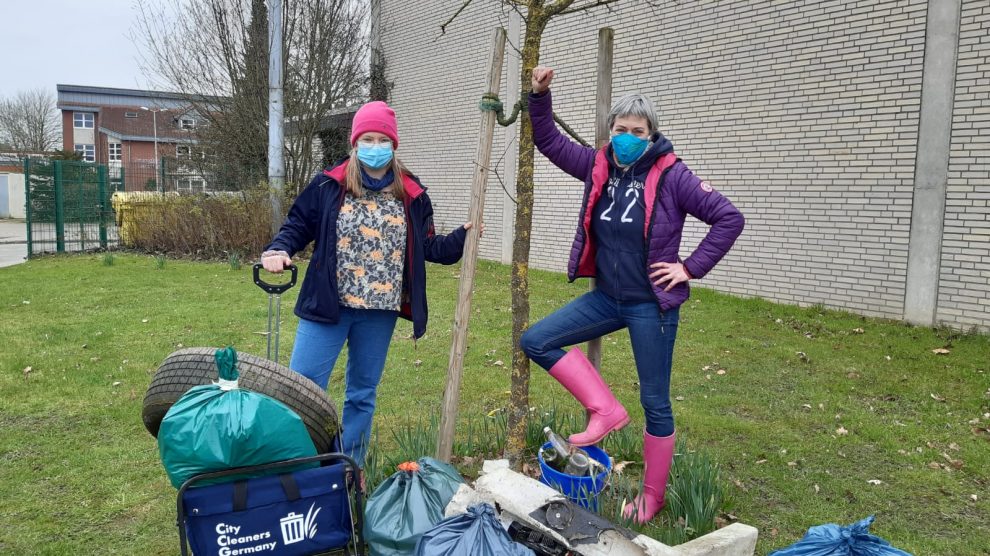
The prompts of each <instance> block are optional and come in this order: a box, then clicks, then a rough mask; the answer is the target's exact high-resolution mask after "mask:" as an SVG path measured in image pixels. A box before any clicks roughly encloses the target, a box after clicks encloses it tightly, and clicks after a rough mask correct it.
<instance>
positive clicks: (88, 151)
mask: <svg viewBox="0 0 990 556" xmlns="http://www.w3.org/2000/svg"><path fill="white" fill-rule="evenodd" d="M73 150H74V151H76V152H77V153H79V154H81V155H82V158H83V160H85V161H86V162H96V145H89V144H85V143H76V144H75V145H73Z"/></svg>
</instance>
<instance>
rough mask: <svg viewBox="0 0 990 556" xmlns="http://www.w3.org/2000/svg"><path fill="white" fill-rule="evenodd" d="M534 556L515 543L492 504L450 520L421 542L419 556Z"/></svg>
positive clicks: (420, 539)
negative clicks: (465, 555)
mask: <svg viewBox="0 0 990 556" xmlns="http://www.w3.org/2000/svg"><path fill="white" fill-rule="evenodd" d="M461 554H471V555H472V556H502V555H507V556H535V553H534V552H533V551H532V550H530V549H529V548H527V547H525V546H523V545H521V544H519V543H517V542H515V541H513V540H512V538H511V537H509V534H508V533H507V532H506V531H505V529H503V528H502V524H501V523H499V521H498V518H496V517H495V508H493V507H491V505H490V504H476V505H474V506H471V507H469V508H468V509H467V513H466V514H461V515H455V516H453V517H449V518H447V519H445V520H443V521H441V522H440V523H437V526H436V527H434V528H433V529H430V530H429V531H427V532H426V533H424V534H423V536H422V537H420V538H419V542H417V543H416V552H415V555H416V556H460V555H461Z"/></svg>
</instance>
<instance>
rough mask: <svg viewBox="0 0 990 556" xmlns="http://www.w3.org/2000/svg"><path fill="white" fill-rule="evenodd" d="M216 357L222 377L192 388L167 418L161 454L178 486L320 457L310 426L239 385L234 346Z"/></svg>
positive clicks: (160, 439) (276, 403)
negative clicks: (212, 476)
mask: <svg viewBox="0 0 990 556" xmlns="http://www.w3.org/2000/svg"><path fill="white" fill-rule="evenodd" d="M215 359H216V363H217V368H218V370H219V376H220V380H219V381H218V382H216V383H214V384H206V385H202V386H195V387H193V388H190V389H189V391H188V392H186V393H185V394H184V395H183V396H182V397H181V398H179V401H177V402H175V404H174V405H173V406H172V407H171V408H170V409H169V410H168V413H166V414H165V418H164V419H162V425H161V429H160V430H159V432H158V452H159V454H160V455H161V458H162V464H163V465H164V466H165V471H166V472H167V473H168V477H169V479H170V480H171V481H172V485H173V486H175V488H179V487H180V486H182V483H184V482H185V481H186V480H187V479H189V478H190V477H192V476H193V475H197V474H200V473H208V472H211V471H222V470H225V469H230V468H232V467H241V466H246V465H260V464H264V463H271V462H273V461H281V460H286V459H292V458H300V457H307V456H315V455H316V447H315V446H314V445H313V441H312V440H311V439H310V436H309V432H308V431H307V430H306V425H304V424H303V422H302V419H300V418H299V416H298V415H296V413H295V412H294V411H292V409H290V408H289V407H288V406H287V405H285V404H283V403H282V402H280V401H278V400H275V399H273V398H270V397H268V396H265V395H264V394H259V393H257V392H251V391H249V390H243V389H241V388H238V386H237V353H236V352H235V351H234V349H233V348H230V347H228V348H226V349H222V350H218V351H217V353H216V356H215ZM315 465H317V464H313V465H312V466H315ZM312 466H304V467H312ZM286 471H287V470H286V469H284V468H283V469H280V470H279V471H278V472H280V473H285V472H286ZM290 471H291V470H290ZM260 474H262V473H257V474H253V475H244V476H236V477H227V478H224V479H222V480H225V481H230V480H234V479H237V478H244V477H246V476H257V475H260ZM217 482H219V481H217ZM202 484H203V485H205V484H208V483H207V482H203V483H202Z"/></svg>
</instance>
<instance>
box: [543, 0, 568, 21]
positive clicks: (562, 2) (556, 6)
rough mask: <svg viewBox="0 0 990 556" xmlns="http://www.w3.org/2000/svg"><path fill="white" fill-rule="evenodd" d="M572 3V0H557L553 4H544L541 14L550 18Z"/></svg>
mask: <svg viewBox="0 0 990 556" xmlns="http://www.w3.org/2000/svg"><path fill="white" fill-rule="evenodd" d="M572 4H574V0H557V1H556V2H554V3H553V4H550V5H548V6H546V8H545V11H544V12H543V16H544V17H545V18H547V19H550V18H551V17H554V16H556V15H558V14H560V13H561V12H563V11H564V10H566V9H568V8H570V7H571V5H572Z"/></svg>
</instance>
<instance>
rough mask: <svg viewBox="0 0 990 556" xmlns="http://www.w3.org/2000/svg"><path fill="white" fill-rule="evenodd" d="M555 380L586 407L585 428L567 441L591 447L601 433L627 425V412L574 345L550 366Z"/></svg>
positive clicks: (598, 439) (599, 439)
mask: <svg viewBox="0 0 990 556" xmlns="http://www.w3.org/2000/svg"><path fill="white" fill-rule="evenodd" d="M550 376H552V377H553V378H555V379H557V382H559V383H560V384H561V385H563V387H564V388H566V389H567V391H568V392H570V393H571V394H572V395H573V396H574V397H575V398H577V401H579V402H581V405H583V406H584V408H585V409H587V410H588V414H589V415H590V418H589V419H588V428H587V429H585V431H584V432H579V433H577V434H572V435H571V436H570V438H568V439H567V440H568V441H569V442H570V443H571V444H574V445H575V446H591V445H592V444H597V443H598V442H601V440H602V439H603V438H605V435H607V434H608V433H610V432H612V431H616V430H619V429H621V428H622V427H624V426H626V425H628V424H629V413H627V412H626V408H624V407H622V404H621V403H619V400H617V399H615V396H613V395H612V391H611V390H609V389H608V386H606V385H605V381H604V380H602V375H600V374H598V371H597V370H596V369H595V366H594V365H592V364H591V361H588V358H587V357H585V356H584V353H582V352H581V350H580V349H578V348H573V349H571V350H570V351H568V352H567V355H565V356H563V357H562V358H561V359H560V361H557V363H555V364H554V366H553V367H552V368H551V369H550Z"/></svg>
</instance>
